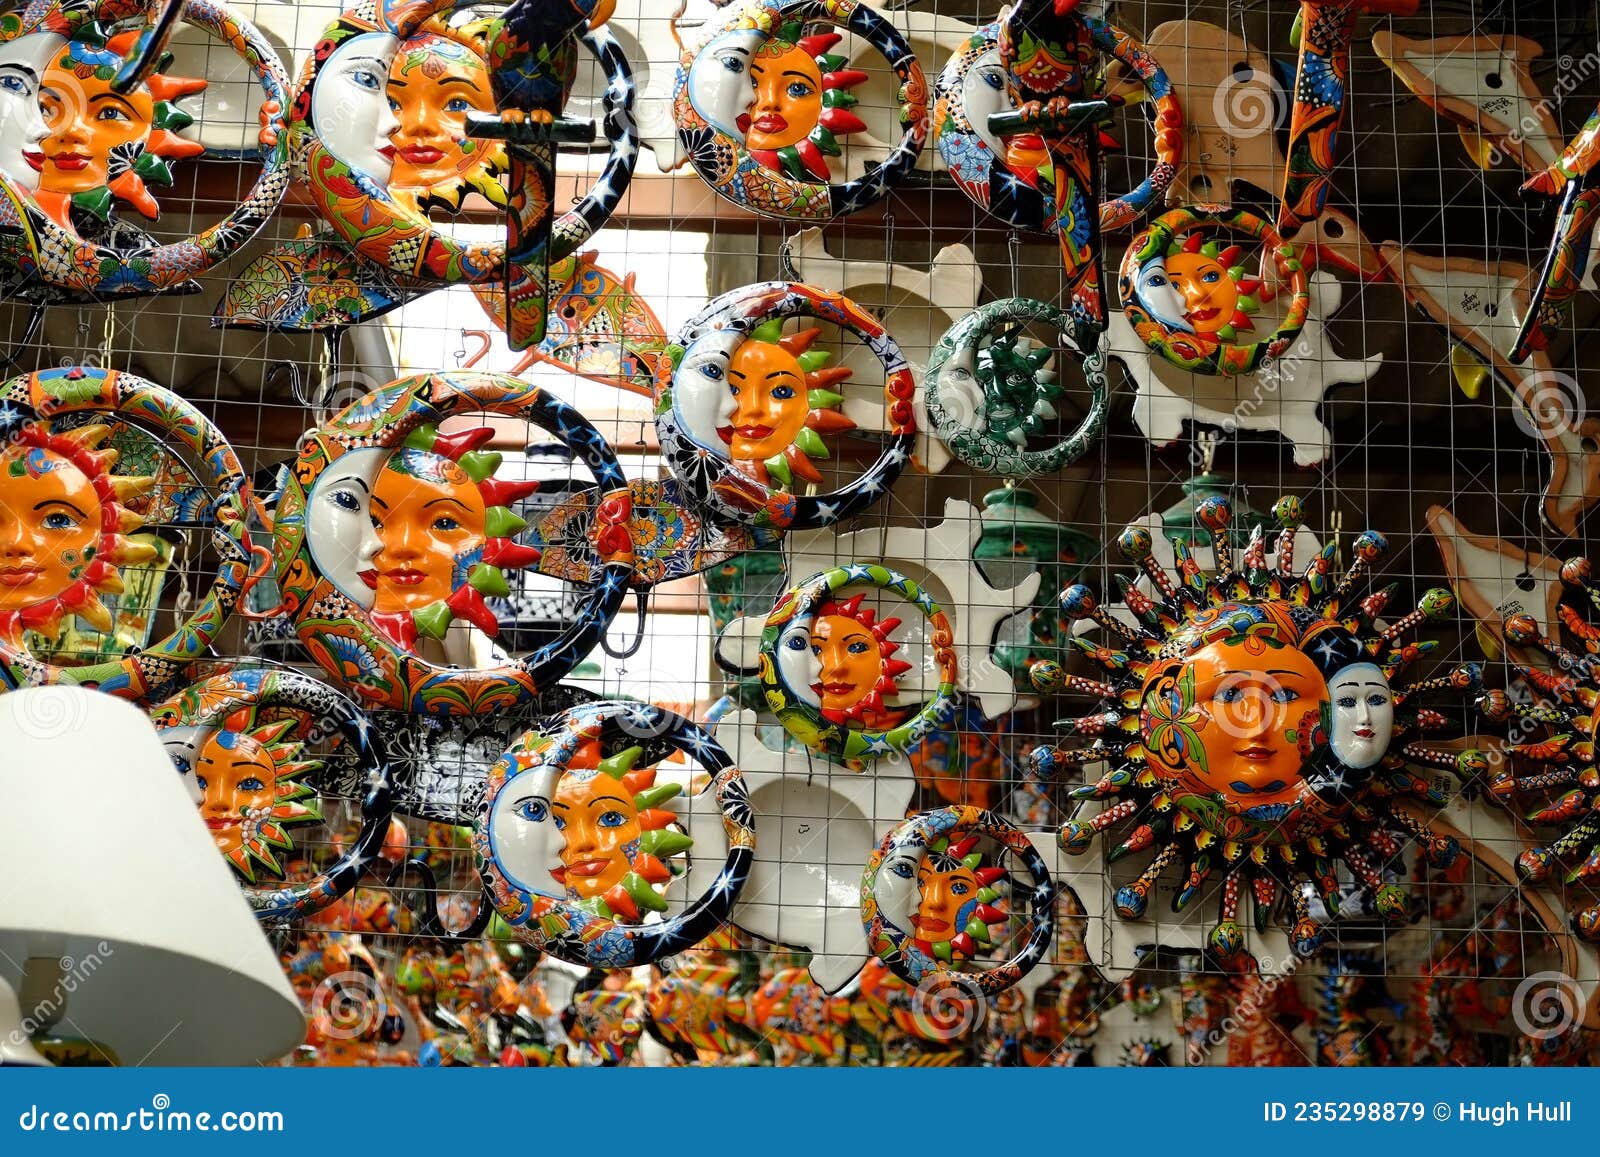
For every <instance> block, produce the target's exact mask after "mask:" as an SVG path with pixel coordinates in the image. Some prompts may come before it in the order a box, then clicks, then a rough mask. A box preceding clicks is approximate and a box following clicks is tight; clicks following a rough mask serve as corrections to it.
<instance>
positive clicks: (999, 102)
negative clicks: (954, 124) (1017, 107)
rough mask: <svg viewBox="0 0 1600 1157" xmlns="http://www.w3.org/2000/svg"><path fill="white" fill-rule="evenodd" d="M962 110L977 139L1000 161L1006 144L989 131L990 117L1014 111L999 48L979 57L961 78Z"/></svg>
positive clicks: (1004, 152)
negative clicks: (964, 111)
mask: <svg viewBox="0 0 1600 1157" xmlns="http://www.w3.org/2000/svg"><path fill="white" fill-rule="evenodd" d="M961 106H962V108H963V109H965V110H966V114H967V123H968V124H970V125H971V126H972V131H973V132H975V133H977V134H978V139H979V140H981V141H982V142H983V143H984V144H986V145H988V146H989V151H990V152H991V153H993V154H994V155H995V156H996V157H997V158H998V157H1004V156H1005V154H1006V145H1005V142H1004V141H1003V140H1001V139H1000V138H999V137H997V136H995V135H994V133H992V132H990V131H989V117H990V116H991V115H992V114H994V113H998V112H1010V111H1011V110H1012V107H1013V106H1012V103H1011V97H1010V95H1009V94H1008V93H1007V92H1006V70H1005V67H1004V66H1003V65H1001V63H1000V50H999V49H998V48H991V49H989V51H987V52H984V53H982V54H980V55H979V56H978V57H977V58H976V59H975V60H974V61H973V62H972V64H971V65H969V66H968V68H967V72H966V75H965V76H963V77H962V78H961Z"/></svg>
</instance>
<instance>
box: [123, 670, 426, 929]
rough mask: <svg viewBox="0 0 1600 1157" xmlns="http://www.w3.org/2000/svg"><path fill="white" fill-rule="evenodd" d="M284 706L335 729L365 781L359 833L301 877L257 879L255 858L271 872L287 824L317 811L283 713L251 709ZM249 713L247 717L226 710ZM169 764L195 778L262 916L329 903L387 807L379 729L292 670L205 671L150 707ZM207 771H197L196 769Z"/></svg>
mask: <svg viewBox="0 0 1600 1157" xmlns="http://www.w3.org/2000/svg"><path fill="white" fill-rule="evenodd" d="M264 707H265V708H274V707H276V708H285V709H289V710H293V711H298V712H302V713H304V714H306V715H308V716H309V717H310V723H311V730H312V732H314V733H316V734H319V735H324V736H326V735H332V734H334V733H335V732H337V733H338V735H339V736H340V738H341V750H343V751H346V752H349V753H350V756H351V757H352V764H353V772H354V776H355V778H356V782H358V783H361V784H363V785H365V787H366V795H365V797H364V798H363V800H362V803H361V834H360V835H359V836H358V837H357V838H356V841H355V843H354V844H353V845H352V846H351V848H350V849H349V850H348V851H347V852H345V853H344V854H343V855H342V856H340V857H339V859H338V860H337V861H336V862H335V863H333V864H332V865H331V866H329V867H328V868H326V869H324V870H323V871H321V872H319V873H318V874H317V875H316V876H314V877H312V878H311V879H309V880H295V881H292V882H287V883H284V884H282V885H279V886H274V885H271V884H263V883H258V882H257V881H256V865H260V866H262V867H265V868H266V869H268V870H269V871H275V872H281V870H282V869H281V867H280V866H279V864H278V858H277V855H276V853H277V852H279V851H285V852H286V851H289V850H291V849H292V846H293V840H292V837H291V836H290V834H289V831H288V829H289V828H290V827H292V826H293V825H294V824H297V823H308V822H314V821H316V820H320V819H321V818H323V817H322V814H321V812H320V810H319V809H318V808H317V806H316V801H315V799H314V798H312V797H314V796H315V794H316V793H315V791H314V789H312V788H311V787H310V785H308V784H306V783H305V782H303V777H304V776H305V775H306V774H307V773H309V772H311V771H313V770H315V769H316V767H317V766H318V765H317V764H316V763H313V762H306V761H304V760H301V759H300V758H299V756H300V754H301V751H300V748H301V745H302V743H303V741H302V740H299V739H298V737H297V734H296V732H295V729H294V726H293V721H292V720H276V721H272V722H267V723H261V722H258V721H257V720H256V719H255V718H254V717H253V712H254V711H255V710H256V709H258V708H264ZM241 712H243V713H245V715H246V716H250V718H249V721H248V722H241V721H239V720H237V719H236V718H235V717H236V716H237V715H238V714H239V713H241ZM150 717H151V721H152V722H153V723H155V725H156V727H157V728H158V729H160V731H161V732H162V739H163V740H164V741H165V743H166V745H167V752H168V754H169V755H171V756H172V758H173V762H174V763H176V764H177V765H178V770H179V772H180V773H181V774H183V775H185V776H190V775H192V776H194V777H195V779H194V783H195V784H196V786H197V787H199V785H200V780H201V779H206V780H207V782H206V783H205V785H204V786H203V787H200V792H201V801H200V811H201V814H202V815H203V816H204V817H205V819H206V822H207V826H208V827H209V828H210V829H211V831H212V834H213V837H214V838H215V839H216V841H217V847H218V849H219V850H220V851H222V852H223V854H224V856H225V857H226V858H227V859H228V862H229V863H230V864H232V865H233V868H234V870H235V871H236V872H237V873H238V874H239V876H241V877H242V878H243V879H244V880H245V881H246V886H245V887H244V895H245V899H246V900H248V901H249V903H250V907H251V908H252V909H253V910H254V911H255V914H256V916H257V917H258V918H259V919H261V920H263V921H270V922H278V921H283V920H298V919H302V918H304V917H307V916H311V915H314V914H315V913H317V912H320V911H322V910H323V909H324V908H327V907H329V906H330V905H332V904H333V903H334V902H335V901H337V900H338V899H339V898H340V897H342V896H344V895H345V894H346V893H348V892H349V891H350V890H351V889H353V888H354V887H355V886H356V882H357V881H358V880H360V879H361V877H362V875H364V874H365V873H366V871H367V869H368V868H370V867H371V866H373V865H374V864H376V863H377V862H378V858H379V853H380V852H381V851H382V848H383V841H384V837H385V836H386V835H387V834H388V832H389V819H390V816H391V815H392V814H393V812H394V798H393V792H392V789H391V787H390V782H389V757H388V753H387V748H386V747H385V745H384V740H383V735H382V731H381V730H380V729H379V728H376V727H374V726H372V723H371V721H370V720H369V719H368V718H367V716H366V715H365V714H364V713H363V712H362V711H361V709H360V708H358V707H357V706H356V705H355V704H354V703H352V702H351V701H350V700H349V699H347V698H346V697H345V696H343V695H341V694H340V693H339V692H338V691H335V690H334V689H333V688H332V687H329V686H327V685H326V684H324V683H321V682H318V681H317V680H316V679H313V678H311V677H310V676H309V675H302V674H300V673H299V672H298V671H290V670H282V669H275V668H270V667H252V668H243V669H239V670H234V671H228V672H225V673H223V674H219V675H213V676H212V677H211V678H209V679H206V680H204V681H203V682H200V683H196V684H195V685H194V686H192V687H189V688H187V689H186V690H184V691H183V692H182V693H180V694H179V695H177V696H175V697H173V698H172V699H169V700H168V701H167V702H165V703H163V704H161V705H160V706H158V707H156V708H155V709H153V710H152V711H151V713H150ZM206 771H212V772H213V774H212V776H211V777H209V778H207V777H206V776H205V775H204V773H205V772H206Z"/></svg>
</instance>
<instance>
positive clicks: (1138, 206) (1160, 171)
mask: <svg viewBox="0 0 1600 1157" xmlns="http://www.w3.org/2000/svg"><path fill="white" fill-rule="evenodd" d="M1080 18H1081V19H1082V20H1083V22H1084V24H1085V25H1086V26H1087V27H1088V29H1089V38H1090V40H1091V41H1092V42H1093V44H1094V46H1095V48H1097V49H1099V50H1100V51H1101V52H1103V53H1105V54H1106V55H1107V56H1110V57H1113V58H1115V59H1116V60H1118V61H1120V62H1121V63H1122V64H1124V65H1126V66H1127V68H1128V69H1129V70H1131V71H1132V72H1133V73H1134V75H1136V76H1137V77H1138V78H1139V80H1140V81H1141V82H1142V83H1143V85H1144V90H1145V93H1146V94H1147V95H1148V97H1149V98H1150V103H1151V104H1152V105H1153V112H1152V120H1153V135H1154V143H1155V154H1156V164H1155V167H1154V168H1153V169H1152V170H1151V171H1150V174H1149V175H1148V176H1147V177H1145V179H1144V180H1143V181H1141V182H1140V183H1139V184H1138V185H1137V186H1136V187H1135V188H1133V189H1132V190H1130V191H1129V192H1127V193H1125V194H1123V195H1122V196H1120V197H1113V198H1109V199H1107V200H1104V201H1102V202H1101V203H1100V228H1101V230H1102V231H1108V230H1111V229H1120V228H1122V227H1123V226H1125V225H1131V224H1132V223H1133V222H1134V221H1137V220H1138V219H1139V218H1140V217H1141V216H1143V215H1144V213H1145V211H1146V210H1148V209H1149V208H1150V206H1151V205H1156V204H1160V203H1161V201H1162V199H1163V198H1164V197H1165V196H1166V192H1167V189H1168V188H1169V187H1170V186H1171V185H1172V182H1173V180H1174V179H1175V178H1176V177H1177V175H1178V168H1179V166H1180V165H1181V164H1182V163H1183V131H1182V130H1183V108H1182V107H1181V106H1180V105H1179V104H1178V98H1177V95H1176V94H1175V93H1174V92H1173V91H1172V81H1171V80H1170V79H1169V78H1168V77H1167V74H1166V72H1165V71H1164V70H1163V69H1162V67H1161V65H1160V64H1159V63H1157V61H1156V58H1155V57H1154V56H1153V55H1152V54H1151V53H1150V50H1149V49H1147V48H1146V47H1145V46H1144V45H1143V44H1142V43H1140V42H1139V41H1138V40H1136V39H1134V38H1133V37H1132V36H1130V35H1128V33H1126V32H1124V31H1123V30H1122V29H1120V28H1118V27H1116V26H1115V25H1112V24H1107V23H1106V22H1105V21H1103V20H1097V19H1095V18H1094V17H1092V16H1082V17H1080ZM990 67H993V68H994V69H996V70H998V77H999V80H1000V89H999V91H1000V93H1001V95H1002V98H1003V100H1004V102H1005V104H1006V106H1008V107H1010V98H1009V97H1007V96H1006V95H1005V93H1006V80H1005V69H1004V68H1003V67H1002V66H1001V64H1000V25H999V24H998V23H995V24H986V25H984V26H983V27H982V28H980V29H978V31H977V32H976V33H975V34H974V35H973V36H972V38H971V39H970V40H968V41H967V42H966V44H964V45H962V46H961V48H959V49H957V50H956V53H955V55H954V56H952V57H951V58H950V60H949V62H948V63H947V64H946V65H945V66H944V70H943V71H942V72H941V73H940V74H939V79H938V81H937V83H936V85H935V93H936V95H937V98H938V99H937V101H936V103H935V105H934V113H933V117H934V130H933V139H934V143H935V144H936V145H937V146H938V149H939V153H940V155H941V156H943V157H944V162H945V166H946V167H947V168H948V169H949V170H950V175H951V176H952V177H953V178H954V179H955V182H956V186H957V187H958V188H959V189H960V190H961V191H962V192H963V193H965V194H966V195H967V198H968V199H969V200H971V201H972V202H973V203H974V204H975V205H977V206H978V207H979V208H981V209H983V210H985V211H986V212H988V213H990V214H992V215H993V216H995V217H997V218H999V219H1000V220H1002V221H1004V222H1005V223H1006V224H1008V225H1010V226H1012V227H1013V228H1017V229H1031V230H1034V231H1037V232H1043V231H1045V230H1047V229H1048V228H1049V225H1050V221H1051V220H1052V219H1053V218H1054V217H1055V205H1054V203H1053V198H1052V197H1050V196H1047V195H1046V194H1045V193H1044V192H1043V191H1042V190H1040V189H1039V188H1036V187H1035V186H1033V185H1030V184H1029V183H1028V182H1026V181H1024V180H1022V179H1021V178H1020V177H1018V176H1017V175H1016V174H1014V173H1012V172H1011V170H1010V169H1008V168H1007V167H1006V165H1005V158H1004V156H1003V155H1001V154H1000V153H997V152H996V151H995V147H994V146H995V145H996V144H998V143H1000V142H999V141H998V139H997V138H995V136H994V134H992V133H991V132H990V131H989V128H988V125H987V124H982V125H980V124H976V123H974V121H973V119H972V117H971V115H970V114H969V113H968V112H967V90H968V86H969V84H972V83H991V82H989V81H988V80H986V79H984V78H983V77H982V75H981V74H980V75H979V76H976V77H975V76H974V75H973V72H974V70H975V69H987V68H990ZM996 178H999V179H1001V180H1004V181H1005V182H1006V188H1005V189H1004V190H1003V196H1002V197H1001V199H1000V202H999V203H998V204H997V203H996V198H995V188H994V183H995V180H996Z"/></svg>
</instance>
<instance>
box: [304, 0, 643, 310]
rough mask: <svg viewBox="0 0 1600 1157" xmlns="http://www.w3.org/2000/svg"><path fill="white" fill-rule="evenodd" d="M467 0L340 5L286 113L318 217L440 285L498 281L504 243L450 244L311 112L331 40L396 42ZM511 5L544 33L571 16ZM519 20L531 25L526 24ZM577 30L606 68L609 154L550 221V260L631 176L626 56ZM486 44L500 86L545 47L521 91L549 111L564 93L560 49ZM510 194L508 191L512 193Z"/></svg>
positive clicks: (634, 142) (581, 237) (366, 250)
mask: <svg viewBox="0 0 1600 1157" xmlns="http://www.w3.org/2000/svg"><path fill="white" fill-rule="evenodd" d="M470 2H471V0H422V2H420V3H404V2H402V0H362V2H361V3H359V4H357V5H356V6H355V7H353V8H350V9H348V10H347V11H345V12H344V13H342V14H341V15H340V16H339V18H338V19H337V20H335V21H334V22H333V23H332V24H330V25H329V26H328V27H327V29H326V30H324V32H323V34H322V37H321V39H320V40H318V42H317V46H316V48H315V49H314V50H313V51H312V54H311V59H310V61H309V62H308V64H307V65H306V72H305V77H304V80H303V81H302V83H301V86H300V91H299V93H298V95H297V96H296V97H295V102H294V109H293V111H292V113H291V115H290V119H289V139H290V141H291V149H292V151H293V153H294V156H295V159H296V163H297V164H300V165H303V166H304V167H305V172H306V179H307V182H308V184H309V186H310V190H311V195H312V205H313V206H314V207H315V209H316V211H317V212H318V213H319V214H320V215H321V216H322V218H323V220H325V221H327V222H328V224H329V225H331V226H332V227H333V229H334V231H335V232H336V233H337V234H338V235H339V236H340V237H341V238H343V239H344V241H345V242H347V243H348V244H349V245H350V246H351V247H352V248H354V249H355V250H356V252H358V253H360V254H361V255H362V256H363V257H365V258H366V259H367V260H368V261H371V262H372V263H373V264H374V265H377V266H378V267H380V268H382V269H385V270H388V271H389V272H390V273H394V274H399V275H402V276H405V277H415V278H418V279H421V280H424V281H431V282H437V283H439V284H443V285H455V284H481V283H484V282H488V281H495V280H498V279H501V278H503V277H504V276H505V269H506V243H505V242H503V241H498V242H492V243H481V242H480V243H470V242H463V241H458V240H456V239H455V238H454V237H452V236H451V235H450V234H449V233H447V232H444V231H442V230H440V229H438V228H436V227H435V226H434V225H433V224H432V222H430V221H429V220H428V219H427V217H426V216H424V215H422V214H420V213H416V212H413V211H411V210H410V209H408V208H406V207H405V206H403V205H401V204H400V203H399V202H398V201H396V200H395V199H394V198H393V197H392V196H391V195H390V193H389V190H388V189H387V188H386V187H385V186H384V185H383V184H381V183H379V182H378V181H377V180H375V179H374V178H373V176H372V175H371V174H369V173H366V172H364V171H362V170H361V169H358V168H356V167H354V166H353V165H351V164H350V163H349V162H348V161H346V160H345V159H344V158H342V157H339V156H337V155H336V154H335V153H334V152H333V151H332V150H331V149H329V148H328V147H327V146H326V145H325V144H324V143H323V141H322V139H321V138H320V137H319V136H318V135H317V127H316V123H315V118H314V114H313V110H314V108H315V103H316V102H315V96H316V85H317V81H318V79H319V78H320V77H321V75H322V69H323V66H324V65H326V64H327V62H328V61H329V60H330V59H331V58H332V57H333V55H334V53H335V52H336V51H337V50H338V48H339V47H340V46H341V45H343V44H345V43H346V42H348V41H349V40H351V39H352V38H354V37H357V36H363V35H368V34H371V33H381V34H384V35H388V36H392V37H394V38H396V39H397V40H404V39H406V38H407V37H410V36H412V35H414V34H415V33H416V32H417V31H418V30H419V29H420V28H421V27H422V26H423V25H424V24H425V23H427V21H428V20H429V19H430V18H432V17H434V16H437V15H440V14H443V13H448V12H451V11H454V10H455V9H457V8H464V7H469V6H470ZM513 7H514V8H517V9H519V10H520V11H521V13H522V14H523V15H524V16H525V17H532V16H534V15H535V14H537V13H543V14H544V18H545V19H547V20H548V21H549V25H550V34H551V35H552V36H556V35H560V34H561V32H560V30H561V29H562V28H564V27H565V26H566V25H570V24H572V23H574V22H575V21H576V20H577V19H578V18H577V17H576V16H575V12H576V9H575V8H574V7H573V5H572V3H571V0H569V2H568V3H559V4H558V3H543V2H542V0H521V3H519V4H516V5H513ZM562 10H564V11H565V17H564V19H565V22H566V24H563V23H562V19H563V18H562ZM526 23H528V24H530V25H531V24H532V21H531V20H528V21H526ZM516 31H517V30H515V29H512V28H510V26H508V25H501V26H500V27H499V33H500V35H501V36H502V37H505V38H507V39H509V38H510V36H511V35H512V34H514V33H515V32H516ZM521 31H522V32H523V34H524V35H527V34H528V33H533V32H536V31H537V29H536V28H534V27H528V28H525V29H522V30H521ZM584 31H586V30H580V35H581V36H582V38H583V40H584V41H585V43H586V44H587V45H588V47H589V49H590V51H591V52H593V53H594V55H595V57H596V58H597V59H598V60H599V61H600V64H601V66H602V67H603V68H604V69H605V73H606V91H605V98H606V119H605V133H606V139H607V141H608V142H609V143H610V152H609V154H608V156H607V158H606V164H605V166H604V168H603V169H602V171H601V174H600V177H599V179H598V180H596V182H595V184H594V186H593V187H592V188H591V189H590V190H589V192H588V193H587V194H585V195H584V197H583V199H582V200H581V201H579V202H578V204H577V205H575V206H574V207H573V208H571V209H569V210H568V211H567V212H565V213H563V214H561V215H559V216H558V217H556V218H555V220H554V222H553V225H552V242H553V243H552V247H551V259H552V260H560V259H561V258H563V257H569V256H571V255H572V254H573V253H575V252H577V250H578V247H579V246H581V245H582V244H583V243H584V242H585V241H587V240H588V239H589V238H590V237H592V236H593V235H594V234H595V232H596V231H597V230H598V229H599V228H600V227H601V226H602V225H604V224H605V222H606V220H607V219H608V218H610V216H611V215H612V214H613V213H614V212H616V210H617V207H618V206H619V205H621V203H622V198H623V196H624V194H625V193H626V192H627V188H628V185H629V183H630V182H631V181H632V179H633V170H634V165H635V163H636V162H637V160H638V157H639V132H638V129H637V127H636V124H635V119H634V94H635V89H634V83H633V73H632V71H631V70H630V69H629V67H628V61H627V58H626V57H625V56H624V55H623V54H622V49H621V46H620V45H618V43H617V41H616V38H615V37H613V36H611V35H610V34H609V33H607V32H605V31H604V30H603V29H602V30H596V31H594V32H588V33H587V34H586V35H584V34H583V32H584ZM488 47H489V49H490V56H491V57H492V58H491V59H490V60H489V61H488V64H489V67H490V70H491V72H493V73H494V74H495V75H496V77H497V79H504V83H505V84H506V85H509V84H510V83H511V80H510V79H509V78H510V76H511V75H512V74H513V73H514V72H515V71H516V69H517V67H518V66H519V65H520V64H522V63H529V64H530V67H533V65H532V64H531V60H532V58H533V57H535V56H537V54H538V53H539V51H540V50H541V49H549V50H550V57H549V59H548V60H547V61H546V64H547V70H546V71H543V72H541V75H540V76H539V78H538V79H539V81H540V82H541V83H535V84H530V85H528V86H527V89H528V91H529V92H530V94H531V96H532V99H534V100H536V101H538V102H539V103H540V104H541V105H548V106H551V107H555V108H559V105H560V103H561V101H562V100H563V99H564V93H563V87H562V86H563V84H564V83H565V79H564V78H563V77H562V76H561V75H560V71H561V68H562V60H561V56H562V52H563V51H564V45H561V44H557V45H539V44H531V43H527V42H521V43H520V45H519V48H520V50H518V49H513V48H508V47H507V45H506V44H504V43H502V41H501V40H498V39H497V40H495V41H493V42H492V43H491V44H490V45H489V46H488ZM525 58H526V59H525ZM536 71H537V69H536ZM523 79H525V78H523ZM495 87H496V90H497V92H498V91H499V89H500V87H501V85H500V84H498V83H497V84H496V86H495ZM517 192H518V191H517V190H512V195H513V199H515V197H516V195H517ZM553 195H554V190H545V196H546V198H547V200H548V199H551V198H553Z"/></svg>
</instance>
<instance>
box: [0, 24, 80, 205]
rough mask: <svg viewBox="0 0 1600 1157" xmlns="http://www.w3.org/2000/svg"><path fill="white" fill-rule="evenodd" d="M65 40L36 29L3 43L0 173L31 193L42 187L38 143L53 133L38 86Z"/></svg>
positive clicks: (0, 52) (0, 62)
mask: <svg viewBox="0 0 1600 1157" xmlns="http://www.w3.org/2000/svg"><path fill="white" fill-rule="evenodd" d="M65 43H66V42H65V41H64V40H63V39H62V38H61V37H59V36H55V35H52V34H50V33H47V32H36V33H33V34H32V35H29V36H20V37H18V38H17V39H15V40H12V41H8V42H7V43H5V44H0V175H3V176H4V177H5V178H6V179H7V180H8V181H10V182H11V183H12V184H14V185H16V186H17V187H18V188H20V189H24V190H26V191H28V192H30V193H31V192H33V191H34V190H35V189H37V188H38V187H39V177H40V171H41V169H42V168H43V166H44V154H43V153H42V152H41V151H40V148H39V143H40V142H41V141H43V140H44V139H45V137H47V136H49V134H50V129H49V126H47V125H46V124H45V123H44V113H43V110H42V109H41V108H40V106H39V89H40V87H41V85H42V83H43V78H44V74H45V72H46V70H47V69H48V68H49V66H50V62H51V60H52V59H53V58H55V57H57V56H59V55H60V50H61V48H62V47H63V46H64V45H65Z"/></svg>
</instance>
